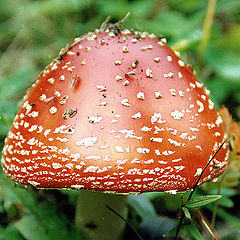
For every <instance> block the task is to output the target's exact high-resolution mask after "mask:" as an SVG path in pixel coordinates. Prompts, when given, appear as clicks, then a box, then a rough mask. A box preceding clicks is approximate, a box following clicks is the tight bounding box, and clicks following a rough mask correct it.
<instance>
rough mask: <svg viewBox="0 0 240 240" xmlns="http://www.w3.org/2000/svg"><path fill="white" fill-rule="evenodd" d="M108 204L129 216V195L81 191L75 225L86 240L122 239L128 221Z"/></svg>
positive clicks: (123, 214)
mask: <svg viewBox="0 0 240 240" xmlns="http://www.w3.org/2000/svg"><path fill="white" fill-rule="evenodd" d="M107 206H109V207H111V208H112V209H114V210H115V211H116V212H117V213H119V214H120V215H121V216H122V217H123V218H127V195H119V194H110V193H102V192H93V191H89V190H81V191H79V194H78V199H77V206H76V217H75V225H76V228H77V229H79V232H80V234H81V236H83V239H84V240H85V239H88V240H95V239H98V240H120V239H122V237H123V235H124V231H125V227H126V223H125V221H123V220H122V219H121V218H120V217H118V216H116V215H115V214H114V213H113V212H111V211H110V210H109V209H108V208H107Z"/></svg>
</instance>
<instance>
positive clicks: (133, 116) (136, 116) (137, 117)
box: [132, 112, 142, 119]
mask: <svg viewBox="0 0 240 240" xmlns="http://www.w3.org/2000/svg"><path fill="white" fill-rule="evenodd" d="M141 117H142V114H141V113H140V112H138V113H136V114H134V115H132V118H133V119H140V118H141Z"/></svg>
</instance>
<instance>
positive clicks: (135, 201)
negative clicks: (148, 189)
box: [128, 195, 157, 220]
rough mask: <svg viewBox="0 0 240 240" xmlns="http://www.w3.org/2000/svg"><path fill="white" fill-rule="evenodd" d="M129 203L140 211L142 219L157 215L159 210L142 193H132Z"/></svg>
mask: <svg viewBox="0 0 240 240" xmlns="http://www.w3.org/2000/svg"><path fill="white" fill-rule="evenodd" d="M128 203H129V205H130V206H131V207H132V208H133V209H134V210H135V211H136V212H137V213H138V215H139V216H140V217H141V218H142V220H144V219H147V218H150V217H156V216H157V212H156V210H155V208H154V207H153V205H152V203H151V201H149V200H148V199H147V198H145V197H143V196H141V195H138V196H135V195H130V196H129V197H128Z"/></svg>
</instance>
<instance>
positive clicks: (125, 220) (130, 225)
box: [106, 205, 144, 240]
mask: <svg viewBox="0 0 240 240" xmlns="http://www.w3.org/2000/svg"><path fill="white" fill-rule="evenodd" d="M106 207H107V208H108V209H109V210H110V211H112V212H113V213H114V214H116V215H117V216H118V217H119V218H121V219H122V220H123V221H124V222H126V224H127V225H128V226H129V227H130V228H131V229H132V230H133V231H134V232H135V233H136V235H137V236H138V238H139V239H140V240H144V239H143V238H142V237H141V235H140V234H139V233H138V232H137V230H136V229H135V228H134V227H133V225H132V224H131V223H129V222H128V220H127V219H125V218H124V217H123V216H121V215H120V214H119V213H118V212H116V211H115V210H114V209H112V208H111V207H110V206H108V205H106Z"/></svg>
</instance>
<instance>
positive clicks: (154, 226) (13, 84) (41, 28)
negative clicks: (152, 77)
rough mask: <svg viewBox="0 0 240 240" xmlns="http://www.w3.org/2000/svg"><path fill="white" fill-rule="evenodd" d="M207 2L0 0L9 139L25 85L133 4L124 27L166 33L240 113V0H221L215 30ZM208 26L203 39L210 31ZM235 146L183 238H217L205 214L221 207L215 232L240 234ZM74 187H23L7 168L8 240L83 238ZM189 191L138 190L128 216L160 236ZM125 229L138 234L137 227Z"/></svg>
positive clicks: (0, 205) (1, 129) (2, 120)
mask: <svg viewBox="0 0 240 240" xmlns="http://www.w3.org/2000/svg"><path fill="white" fill-rule="evenodd" d="M207 5H208V1H207V0H187V1H186V0H149V1H146V0H41V1H40V0H0V8H1V9H0V139H1V142H0V144H1V146H2V145H3V142H4V138H5V136H6V134H7V131H8V128H9V126H10V125H11V122H12V121H13V118H14V115H15V113H16V110H17V107H18V105H19V101H20V100H21V98H22V97H23V95H24V93H25V91H26V89H27V88H28V87H30V86H31V83H32V82H33V80H34V79H36V77H37V75H38V74H39V73H40V71H41V70H42V69H43V68H44V67H45V66H46V65H47V64H48V63H50V62H51V60H52V59H53V58H54V57H56V56H57V54H58V52H59V50H60V49H61V48H63V47H65V45H66V43H70V42H71V41H72V40H73V38H75V37H76V36H79V35H81V34H83V33H86V32H89V31H92V30H94V29H95V28H97V27H99V26H100V25H101V23H102V22H103V21H104V20H105V18H106V17H107V16H111V17H112V19H113V21H117V20H119V19H121V18H123V17H124V16H125V15H126V13H127V12H128V11H131V15H130V17H129V18H128V20H127V22H126V25H125V27H126V28H133V29H135V30H139V31H148V32H153V33H155V34H156V35H158V34H162V35H164V36H166V37H167V39H168V42H169V44H170V45H171V46H173V47H174V49H176V50H178V51H180V52H181V53H182V57H183V58H184V60H185V61H186V62H188V63H191V64H192V65H193V67H194V69H195V70H196V71H197V75H198V77H199V79H200V80H201V81H202V82H204V84H205V85H206V86H207V87H208V88H209V89H210V90H211V97H212V99H213V100H214V102H215V103H216V105H217V106H220V105H225V106H226V107H227V108H228V110H229V111H230V112H231V114H232V115H233V118H234V119H235V120H237V121H238V120H239V119H240V1H239V0H218V1H217V4H216V9H215V11H216V12H215V18H214V21H213V25H212V28H211V36H210V35H208V34H206V31H204V28H203V25H204V20H205V19H206V12H207ZM208 36H209V37H210V38H209V41H206V42H205V43H204V41H203V40H202V39H206V40H207V38H206V37H208ZM204 44H205V45H204ZM205 47H206V48H205ZM235 140H236V139H235ZM235 145H236V144H235ZM233 147H234V146H233ZM235 147H236V146H235ZM236 153H237V151H235V154H232V158H233V160H232V161H233V163H232V164H231V166H230V168H229V169H228V171H227V173H226V174H225V176H224V178H223V177H222V179H221V178H220V180H219V181H218V182H216V183H211V184H205V185H204V186H203V187H201V188H200V189H198V191H197V192H196V195H209V194H216V193H220V192H219V190H220V189H221V195H222V198H221V199H220V200H219V201H218V207H217V204H216V203H211V204H208V205H206V206H204V207H202V208H201V209H200V211H199V210H196V209H193V210H191V211H190V214H191V217H192V218H191V219H188V220H186V221H185V223H184V226H183V227H182V229H181V234H182V238H183V239H210V235H209V231H206V229H204V228H203V226H202V225H201V224H200V223H201V221H203V220H206V219H209V220H211V217H212V215H215V213H216V224H215V227H214V229H215V230H216V234H217V235H218V236H219V237H220V238H221V239H224V240H228V239H229V240H230V239H231V240H232V239H240V228H239V227H240V204H239V202H240V188H239V186H238V185H239V176H240V173H239V171H240V164H239V162H238V161H240V160H238V158H239V157H238V156H237V155H236ZM76 193H77V192H76V191H43V190H34V189H29V188H28V189H24V188H22V187H20V186H17V187H16V186H15V185H14V183H13V182H12V181H10V180H8V179H7V178H6V177H5V176H4V175H3V174H2V171H1V172H0V240H23V239H27V240H48V239H49V240H50V239H51V240H52V239H55V240H66V239H73V240H75V239H76V240H77V239H81V237H80V236H79V235H78V234H77V232H76V230H75V229H74V227H73V225H74V224H73V223H74V205H75V201H76ZM185 195H186V194H178V195H174V196H171V195H168V194H163V193H149V194H143V195H140V196H131V197H130V198H129V218H128V221H129V223H131V224H132V225H133V226H134V227H135V229H137V231H138V232H139V233H141V234H142V236H143V239H144V240H147V239H152V240H153V239H155V240H156V239H161V236H162V234H163V233H166V232H168V231H169V230H170V229H171V228H172V227H174V226H176V221H177V220H176V218H177V209H178V208H179V206H180V205H181V197H185ZM191 209H192V208H191ZM216 209H217V210H216ZM185 215H186V216H188V211H186V212H185ZM116 217H118V216H116ZM206 221H207V220H206ZM126 239H138V238H137V236H136V234H135V233H134V232H133V231H131V229H130V228H129V229H128V233H127V237H126Z"/></svg>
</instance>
